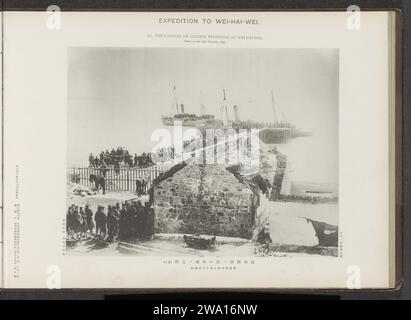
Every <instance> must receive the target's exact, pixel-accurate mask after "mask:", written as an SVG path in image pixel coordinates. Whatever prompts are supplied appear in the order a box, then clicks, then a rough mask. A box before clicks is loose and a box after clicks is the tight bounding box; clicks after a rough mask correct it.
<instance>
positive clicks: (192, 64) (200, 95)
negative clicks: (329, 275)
mask: <svg viewBox="0 0 411 320" xmlns="http://www.w3.org/2000/svg"><path fill="white" fill-rule="evenodd" d="M67 58H68V63H67V68H68V69H67V74H68V79H67V119H68V120H67V141H68V143H67V190H66V191H67V208H66V212H65V214H64V221H65V227H66V235H65V242H66V251H67V255H84V256H87V255H104V256H124V255H136V256H167V257H170V256H180V257H184V256H202V257H205V256H213V257H214V256H215V257H220V256H233V257H300V256H305V257H320V256H329V257H335V258H338V257H339V250H338V246H339V208H338V199H339V191H338V179H339V170H338V158H339V157H338V156H339V155H338V150H339V148H338V142H339V134H338V133H339V130H338V128H339V123H338V114H339V50H338V49H322V48H321V49H320V48H319V49H304V48H301V49H298V48H289V49H288V48H284V49H280V48H279V49H277V48H166V47H164V48H143V47H141V48H132V47H130V48H127V47H124V48H122V47H107V48H105V47H70V48H68V52H67Z"/></svg>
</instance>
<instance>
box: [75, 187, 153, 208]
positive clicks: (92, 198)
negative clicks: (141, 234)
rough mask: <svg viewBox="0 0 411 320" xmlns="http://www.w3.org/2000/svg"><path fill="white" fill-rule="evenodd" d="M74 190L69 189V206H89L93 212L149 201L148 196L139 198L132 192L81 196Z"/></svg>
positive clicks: (108, 192) (109, 192)
mask: <svg viewBox="0 0 411 320" xmlns="http://www.w3.org/2000/svg"><path fill="white" fill-rule="evenodd" d="M72 190H73V188H72V187H70V186H68V187H67V205H68V206H70V205H71V204H74V205H77V206H82V207H83V206H85V205H86V204H88V205H89V206H90V208H91V210H93V212H95V211H96V210H97V206H104V207H105V208H106V207H107V205H115V204H116V203H117V202H118V203H120V204H121V203H122V202H124V201H130V200H140V201H141V203H142V204H143V205H144V202H146V201H148V195H145V196H141V197H138V196H137V194H136V193H135V192H132V191H106V194H103V192H102V191H101V190H100V192H99V193H97V194H92V195H86V196H79V195H76V194H74V193H73V192H72Z"/></svg>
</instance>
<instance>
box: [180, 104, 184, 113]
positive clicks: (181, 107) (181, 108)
mask: <svg viewBox="0 0 411 320" xmlns="http://www.w3.org/2000/svg"><path fill="white" fill-rule="evenodd" d="M180 110H181V113H183V114H184V104H180Z"/></svg>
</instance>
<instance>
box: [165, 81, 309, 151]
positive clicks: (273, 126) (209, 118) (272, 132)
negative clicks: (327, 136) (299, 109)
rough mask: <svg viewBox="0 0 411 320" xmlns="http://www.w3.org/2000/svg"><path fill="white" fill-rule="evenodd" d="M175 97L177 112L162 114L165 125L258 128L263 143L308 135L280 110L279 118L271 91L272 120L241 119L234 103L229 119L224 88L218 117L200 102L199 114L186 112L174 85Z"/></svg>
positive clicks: (273, 142)
mask: <svg viewBox="0 0 411 320" xmlns="http://www.w3.org/2000/svg"><path fill="white" fill-rule="evenodd" d="M174 94H175V97H174V98H175V99H174V103H173V108H175V109H176V111H177V113H175V114H174V115H170V116H163V117H162V120H163V124H164V125H166V126H174V125H177V124H180V125H181V126H183V127H192V128H198V129H219V128H225V129H228V128H230V129H235V130H242V129H246V130H251V129H258V130H259V137H260V140H261V141H262V142H264V143H265V144H280V143H287V142H289V141H290V140H291V139H293V138H297V137H302V136H310V135H311V133H310V132H304V131H300V130H298V129H297V128H296V127H295V126H294V125H292V124H291V123H289V122H288V121H287V120H286V118H285V115H284V113H282V112H281V116H282V119H281V120H279V118H278V116H277V114H278V112H277V110H276V108H275V104H274V95H273V93H272V92H271V99H272V107H273V115H274V121H273V122H256V121H250V120H247V121H241V120H240V116H239V106H238V105H234V106H233V110H234V120H230V119H229V117H228V107H227V104H226V95H225V90H224V89H223V104H222V106H221V108H220V119H217V118H216V117H215V115H212V114H208V113H207V112H206V108H205V106H204V104H201V114H200V115H197V114H195V113H186V112H185V110H184V104H178V101H177V94H176V89H175V87H174ZM224 114H225V116H226V121H223V120H222V118H223V116H224Z"/></svg>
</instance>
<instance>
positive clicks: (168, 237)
mask: <svg viewBox="0 0 411 320" xmlns="http://www.w3.org/2000/svg"><path fill="white" fill-rule="evenodd" d="M255 251H256V250H255V244H254V243H253V242H252V241H248V240H245V239H237V238H228V237H227V238H226V237H217V238H216V244H215V247H214V248H212V249H209V250H198V249H194V248H190V247H188V246H187V244H186V243H185V241H184V240H183V235H182V234H156V235H154V237H153V239H152V240H150V241H134V242H119V243H112V242H106V241H103V240H102V239H100V238H97V237H95V238H92V239H86V240H83V241H81V242H78V243H77V244H76V245H75V246H73V247H69V248H67V253H68V254H69V255H84V254H87V255H101V254H103V255H114V256H115V255H127V254H128V255H137V256H138V255H141V256H187V257H189V256H197V257H207V256H208V257H211V256H212V257H223V256H239V257H240V256H254V255H255Z"/></svg>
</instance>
